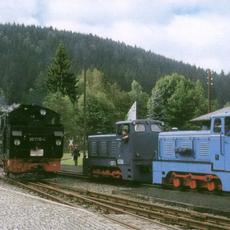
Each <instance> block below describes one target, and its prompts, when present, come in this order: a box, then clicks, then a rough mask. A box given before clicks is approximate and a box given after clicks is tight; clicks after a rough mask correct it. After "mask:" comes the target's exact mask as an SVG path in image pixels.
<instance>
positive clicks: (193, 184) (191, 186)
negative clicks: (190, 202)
mask: <svg viewBox="0 0 230 230" xmlns="http://www.w3.org/2000/svg"><path fill="white" fill-rule="evenodd" d="M189 187H190V188H191V189H196V188H197V182H196V180H191V181H189Z"/></svg>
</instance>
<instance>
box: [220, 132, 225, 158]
mask: <svg viewBox="0 0 230 230" xmlns="http://www.w3.org/2000/svg"><path fill="white" fill-rule="evenodd" d="M220 154H221V155H222V156H223V155H224V152H223V132H220Z"/></svg>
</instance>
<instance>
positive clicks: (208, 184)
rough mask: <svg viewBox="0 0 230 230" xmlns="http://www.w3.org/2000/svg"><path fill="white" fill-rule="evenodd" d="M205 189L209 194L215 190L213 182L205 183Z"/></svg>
mask: <svg viewBox="0 0 230 230" xmlns="http://www.w3.org/2000/svg"><path fill="white" fill-rule="evenodd" d="M207 189H208V191H209V192H213V191H214V190H215V189H216V184H215V182H214V181H209V182H207Z"/></svg>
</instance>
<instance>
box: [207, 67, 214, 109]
mask: <svg viewBox="0 0 230 230" xmlns="http://www.w3.org/2000/svg"><path fill="white" fill-rule="evenodd" d="M212 80H213V77H212V73H211V70H210V69H209V70H208V113H210V112H211V99H212V98H211V97H212V95H211V87H212V85H213V82H212Z"/></svg>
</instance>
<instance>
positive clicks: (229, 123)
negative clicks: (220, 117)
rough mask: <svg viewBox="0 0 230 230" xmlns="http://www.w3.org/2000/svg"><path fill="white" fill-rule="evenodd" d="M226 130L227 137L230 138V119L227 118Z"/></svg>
mask: <svg viewBox="0 0 230 230" xmlns="http://www.w3.org/2000/svg"><path fill="white" fill-rule="evenodd" d="M224 129H225V135H226V136H230V117H226V118H225V126H224Z"/></svg>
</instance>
